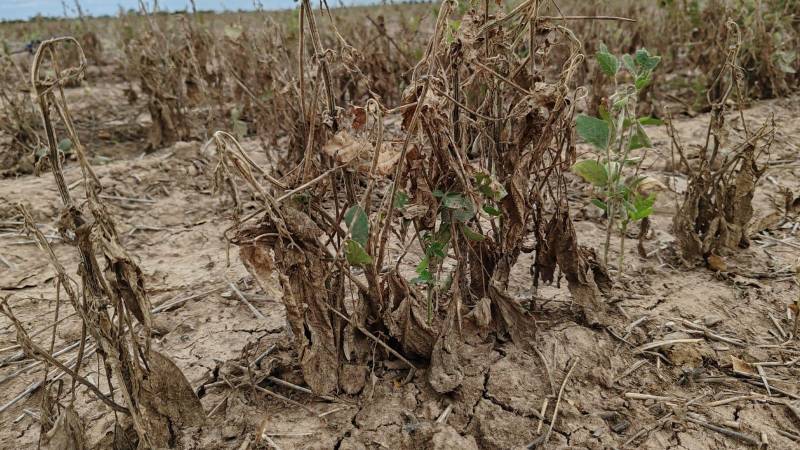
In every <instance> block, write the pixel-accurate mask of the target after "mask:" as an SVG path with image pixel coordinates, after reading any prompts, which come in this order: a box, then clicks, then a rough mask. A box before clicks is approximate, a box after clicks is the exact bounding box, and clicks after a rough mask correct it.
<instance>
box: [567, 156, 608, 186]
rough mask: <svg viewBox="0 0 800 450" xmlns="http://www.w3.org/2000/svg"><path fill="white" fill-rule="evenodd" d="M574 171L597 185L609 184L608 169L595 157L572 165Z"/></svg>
mask: <svg viewBox="0 0 800 450" xmlns="http://www.w3.org/2000/svg"><path fill="white" fill-rule="evenodd" d="M572 171H573V172H575V173H576V174H578V175H580V176H581V177H582V178H583V179H584V180H586V181H588V182H589V183H592V184H593V185H595V186H597V187H603V186H605V185H606V184H608V171H606V168H605V167H604V166H603V165H602V164H600V163H599V162H597V161H595V160H593V159H588V160H586V161H580V162H577V163H575V165H574V166H572Z"/></svg>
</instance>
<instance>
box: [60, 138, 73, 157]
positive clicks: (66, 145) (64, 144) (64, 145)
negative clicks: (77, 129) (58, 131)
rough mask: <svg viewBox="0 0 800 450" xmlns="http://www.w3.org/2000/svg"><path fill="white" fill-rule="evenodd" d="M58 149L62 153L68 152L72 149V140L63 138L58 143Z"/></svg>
mask: <svg viewBox="0 0 800 450" xmlns="http://www.w3.org/2000/svg"><path fill="white" fill-rule="evenodd" d="M58 149H59V150H61V151H62V152H63V153H69V152H70V150H72V141H71V140H70V139H69V138H64V139H62V140H61V142H59V143H58Z"/></svg>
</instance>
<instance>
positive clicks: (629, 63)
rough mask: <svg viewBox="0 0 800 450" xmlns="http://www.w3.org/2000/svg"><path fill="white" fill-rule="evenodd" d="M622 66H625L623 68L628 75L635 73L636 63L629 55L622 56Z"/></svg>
mask: <svg viewBox="0 0 800 450" xmlns="http://www.w3.org/2000/svg"><path fill="white" fill-rule="evenodd" d="M622 64H623V65H625V68H626V69H628V71H629V72H630V73H633V74H635V73H636V63H634V62H633V57H632V56H631V55H627V54H626V55H622Z"/></svg>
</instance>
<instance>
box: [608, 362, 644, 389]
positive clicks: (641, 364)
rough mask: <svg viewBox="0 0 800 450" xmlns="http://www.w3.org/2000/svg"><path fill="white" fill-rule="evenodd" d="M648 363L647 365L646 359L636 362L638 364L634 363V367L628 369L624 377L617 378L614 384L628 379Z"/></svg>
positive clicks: (623, 374)
mask: <svg viewBox="0 0 800 450" xmlns="http://www.w3.org/2000/svg"><path fill="white" fill-rule="evenodd" d="M646 363H647V360H645V359H640V360H638V361H636V362H635V363H633V365H632V366H630V367H629V368H628V369H627V370H626V371H625V372H623V373H622V375H620V376H618V377H617V378H616V379H615V380H614V383H618V382H619V381H620V380H622V379H623V378H625V377H627V376H628V375H630V374H632V373H633V372H635V371H636V370H637V369H639V367H642V366H643V365H645V364H646Z"/></svg>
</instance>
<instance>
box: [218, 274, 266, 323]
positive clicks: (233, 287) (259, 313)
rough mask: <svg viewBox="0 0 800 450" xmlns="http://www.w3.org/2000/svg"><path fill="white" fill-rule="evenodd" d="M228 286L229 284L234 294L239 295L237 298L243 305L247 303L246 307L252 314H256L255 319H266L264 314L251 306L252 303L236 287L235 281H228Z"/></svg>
mask: <svg viewBox="0 0 800 450" xmlns="http://www.w3.org/2000/svg"><path fill="white" fill-rule="evenodd" d="M228 286H230V287H231V289H232V290H233V292H234V293H235V294H236V296H237V297H239V300H241V301H242V302H243V303H244V304H245V305H247V307H248V308H250V311H251V312H252V313H253V315H254V316H256V319H261V320H266V319H267V318H266V316H264V314H261V311H259V310H258V309H256V307H255V306H253V304H252V303H250V302H249V301H248V300H247V297H245V296H244V294H242V291H240V290H239V288H237V287H236V284H235V283H233V282H229V283H228Z"/></svg>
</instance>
